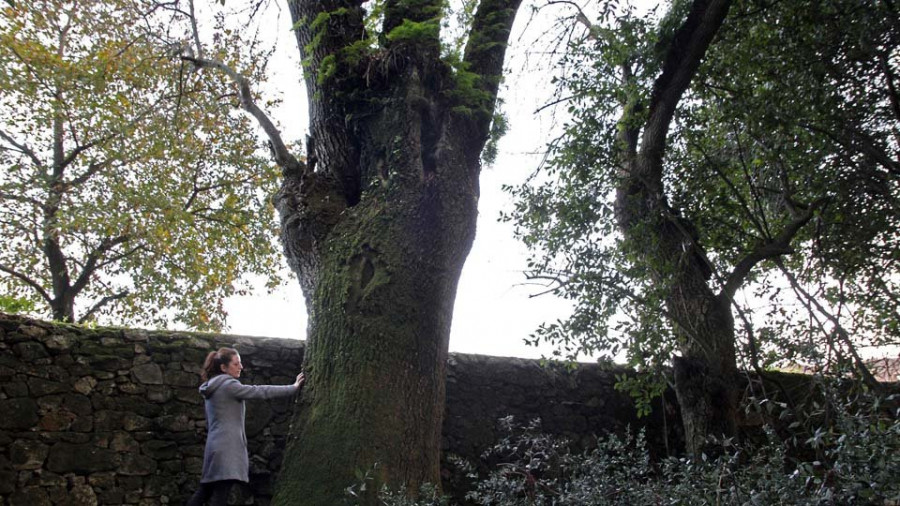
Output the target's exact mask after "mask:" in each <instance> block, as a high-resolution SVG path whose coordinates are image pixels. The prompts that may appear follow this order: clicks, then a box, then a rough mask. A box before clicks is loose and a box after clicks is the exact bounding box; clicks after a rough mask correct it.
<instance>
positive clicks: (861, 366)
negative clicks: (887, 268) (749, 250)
mask: <svg viewBox="0 0 900 506" xmlns="http://www.w3.org/2000/svg"><path fill="white" fill-rule="evenodd" d="M775 264H776V265H778V268H779V269H781V272H782V273H783V274H784V276H785V277H786V278H787V279H788V281H789V282H790V284H791V287H792V288H793V289H794V291H795V292H796V293H798V294H799V295H802V296H803V298H805V299H806V301H807V303H809V304H812V305H814V306H815V307H816V310H817V311H818V312H819V313H820V314H822V315H823V316H825V318H827V319H828V321H830V322H831V324H832V325H834V331H835V333H837V335H838V336H839V337H840V338H841V340H842V341H843V342H844V345H845V346H847V348H848V349H849V351H850V355H851V356H852V357H853V365H854V366H855V367H856V369H857V371H858V372H859V374H860V376H862V378H863V380H864V381H865V383H866V385H868V386H869V387H870V388H872V389H873V390H875V391H876V392H878V391H881V383H879V382H878V380H877V379H875V376H873V375H872V372H871V371H870V370H869V368H868V367H867V366H866V363H865V361H863V359H862V357H860V356H859V353H857V351H856V346H855V345H854V344H853V340H852V339H851V338H850V334H849V333H848V332H847V329H845V328H844V326H843V325H841V322H840V321H839V320H838V318H837V317H835V316H834V315H833V314H831V312H830V311H828V310H826V309H825V308H824V307H823V306H822V304H820V303H819V300H818V299H817V298H815V297H814V296H813V295H811V294H810V293H809V292H807V291H806V290H805V289H804V288H803V286H801V285H800V282H799V281H798V280H797V278H796V276H794V274H793V273H792V272H791V271H789V270H788V269H787V267H785V265H784V262H782V261H781V260H780V259H775ZM823 330H824V329H823Z"/></svg>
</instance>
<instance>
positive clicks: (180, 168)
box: [0, 0, 280, 329]
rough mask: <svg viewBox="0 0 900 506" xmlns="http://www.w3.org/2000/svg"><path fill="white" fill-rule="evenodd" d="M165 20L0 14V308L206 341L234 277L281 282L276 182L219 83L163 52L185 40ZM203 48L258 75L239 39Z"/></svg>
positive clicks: (70, 4) (143, 13)
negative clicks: (194, 332) (189, 333)
mask: <svg viewBox="0 0 900 506" xmlns="http://www.w3.org/2000/svg"><path fill="white" fill-rule="evenodd" d="M175 8H179V5H178V2H173V3H166V4H164V5H163V6H161V4H158V3H156V2H153V1H143V0H133V1H132V0H109V1H83V2H82V1H79V2H74V1H68V0H35V1H29V2H13V3H10V4H9V5H4V6H3V9H2V12H0V65H2V68H3V72H0V89H2V90H3V91H2V95H0V198H2V200H0V240H2V241H3V243H4V247H3V248H0V289H2V290H3V292H2V294H3V295H6V296H10V295H12V296H14V297H17V298H19V299H27V300H31V301H33V302H34V303H36V305H38V307H40V308H41V313H42V314H45V315H48V316H50V317H52V318H53V319H55V320H62V321H69V322H76V321H77V322H85V321H90V320H93V319H96V318H97V317H98V315H102V314H106V315H107V316H108V317H115V318H116V321H117V322H119V323H124V322H129V323H132V324H135V323H144V324H148V323H149V324H156V325H159V324H165V323H168V322H171V321H173V320H174V321H179V322H182V323H184V324H186V325H188V326H191V327H194V328H201V329H203V328H205V329H210V328H212V329H217V328H220V327H221V326H222V324H223V322H224V311H223V310H222V300H223V298H224V297H226V296H228V295H230V294H232V293H234V292H235V291H236V290H241V289H242V288H241V287H242V286H244V285H246V283H245V282H242V281H241V279H240V277H241V276H242V275H243V274H245V273H257V274H262V275H265V276H266V277H267V278H269V279H273V280H274V279H277V276H272V275H271V273H273V272H278V265H279V260H280V259H279V258H278V250H277V246H276V245H275V237H276V236H275V227H274V226H273V225H272V216H273V214H274V213H273V212H272V210H271V204H270V203H269V202H268V194H269V193H271V192H272V191H274V189H275V184H276V177H277V170H276V168H274V167H272V166H271V163H270V162H267V161H266V160H265V158H264V157H261V156H259V153H258V151H259V150H258V149H257V144H258V143H257V141H256V140H255V139H256V132H255V131H254V129H255V125H254V124H253V123H252V121H251V119H250V118H249V117H247V116H246V115H239V114H235V113H234V109H233V106H232V102H233V100H232V99H231V98H230V97H231V96H233V92H232V90H231V88H230V87H229V83H228V81H227V80H226V79H224V78H219V79H214V80H213V79H208V78H203V79H200V76H198V75H196V74H195V73H193V72H191V68H190V67H189V66H183V65H184V64H183V62H182V61H181V60H180V59H178V58H177V56H178V51H177V50H175V51H174V53H173V46H172V45H171V43H170V42H169V41H168V40H167V36H169V37H168V38H173V37H175V36H176V35H179V34H189V33H190V27H189V25H188V24H187V23H186V17H185V16H183V15H181V14H178V13H175V15H174V16H172V13H173V12H174V11H173V10H171V9H175ZM179 24H180V28H179ZM178 47H180V46H178ZM209 49H210V50H218V51H220V56H221V58H223V59H226V60H227V61H229V62H231V63H232V65H236V64H237V63H236V62H238V61H241V62H244V65H246V66H247V70H246V72H256V71H255V70H253V69H254V68H259V67H260V65H259V64H260V63H261V60H260V58H261V55H262V53H261V52H260V51H259V50H258V48H257V47H254V46H246V45H243V44H241V43H240V41H239V40H238V38H237V35H236V34H233V35H220V37H219V38H218V44H217V45H216V47H215V48H209Z"/></svg>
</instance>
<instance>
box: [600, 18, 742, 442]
mask: <svg viewBox="0 0 900 506" xmlns="http://www.w3.org/2000/svg"><path fill="white" fill-rule="evenodd" d="M730 6H731V0H694V1H693V3H692V5H691V9H690V11H689V13H688V15H687V17H686V18H685V20H684V21H683V22H682V24H681V26H680V27H679V29H678V30H677V31H676V32H675V34H674V36H673V37H672V39H671V41H670V42H669V46H668V47H667V48H666V57H665V61H664V62H663V65H662V68H661V73H660V74H659V76H658V77H657V78H656V80H655V82H654V83H653V91H652V94H651V97H650V103H649V107H646V108H644V109H643V110H645V111H646V116H640V115H639V113H638V112H637V111H638V110H639V109H641V108H639V107H636V104H635V103H629V102H626V103H623V104H622V106H623V110H624V113H623V117H622V121H621V125H622V128H621V130H620V134H619V136H620V137H619V141H620V146H621V148H622V153H621V166H620V174H619V176H620V180H619V183H618V187H617V191H616V220H617V222H618V226H619V228H620V229H621V230H622V233H623V235H624V237H625V239H626V244H627V247H628V248H629V249H630V250H631V251H632V252H633V254H634V257H635V258H636V259H638V261H639V262H640V263H641V264H643V265H644V266H646V268H647V269H648V270H649V271H650V272H651V273H652V274H651V277H652V280H653V282H654V283H655V284H656V285H658V286H659V287H660V289H661V290H663V293H664V296H663V298H664V301H665V302H664V306H665V309H666V312H667V313H668V314H667V316H668V318H669V319H670V321H671V322H672V327H673V329H674V331H675V334H676V337H678V339H679V342H680V343H681V356H679V357H674V360H673V361H674V368H675V392H676V394H677V396H678V401H679V404H680V407H681V414H682V420H683V422H684V428H685V441H686V445H687V450H688V452H689V453H692V454H694V455H699V453H700V452H701V451H703V447H704V442H705V440H706V438H707V437H708V436H717V437H718V436H733V435H735V431H736V418H735V417H736V414H737V393H736V389H735V381H736V377H735V374H736V372H737V365H736V357H735V342H734V321H733V317H732V315H731V307H730V298H729V297H730V294H728V293H725V294H723V295H715V293H714V292H713V291H712V289H711V288H710V286H709V280H710V277H711V270H710V269H711V268H710V266H709V264H708V262H707V259H706V257H705V253H704V252H703V249H702V247H701V245H700V244H699V242H698V241H699V238H698V237H697V234H696V232H695V230H694V227H693V225H692V224H691V223H690V222H689V221H688V220H686V219H683V218H682V217H680V216H679V215H678V212H677V210H675V209H672V208H671V207H670V206H669V203H668V201H667V199H666V189H665V185H664V183H663V181H664V174H665V166H664V163H663V161H664V157H665V153H666V142H667V135H668V131H669V127H670V125H671V122H672V118H673V117H674V114H675V109H676V107H677V105H678V103H679V102H680V100H681V97H682V95H683V94H684V92H685V90H687V88H688V86H689V85H690V82H691V80H692V79H693V77H694V75H695V74H696V72H697V69H698V68H699V66H700V62H701V61H702V60H703V57H704V56H705V54H706V50H707V49H708V48H709V46H710V44H711V43H712V41H713V39H714V37H715V35H716V33H717V32H718V30H719V28H720V27H721V26H722V23H723V22H724V21H725V17H726V15H727V13H728V10H729V8H730ZM625 65H626V66H625V67H624V71H623V75H624V76H625V78H626V80H628V79H631V76H632V75H633V73H632V72H631V69H630V68H629V67H627V65H629V64H628V63H626V64H625ZM637 117H641V118H646V119H642V121H641V122H640V123H638V122H637V121H636V119H637Z"/></svg>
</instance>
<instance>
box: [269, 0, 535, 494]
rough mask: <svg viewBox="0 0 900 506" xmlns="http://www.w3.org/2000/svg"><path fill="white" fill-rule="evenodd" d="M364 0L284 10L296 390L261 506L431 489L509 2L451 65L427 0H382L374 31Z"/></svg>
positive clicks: (285, 207)
mask: <svg viewBox="0 0 900 506" xmlns="http://www.w3.org/2000/svg"><path fill="white" fill-rule="evenodd" d="M361 3H362V2H343V1H296V2H290V3H289V6H290V9H291V14H292V17H293V20H294V22H295V23H296V26H297V38H298V42H299V46H300V50H301V54H302V57H303V61H304V65H305V71H306V84H307V88H308V89H307V92H308V93H309V102H310V121H311V125H310V131H311V135H310V138H309V139H308V146H307V149H308V153H307V160H306V163H300V162H296V161H294V162H293V163H287V164H282V166H283V167H284V181H283V185H282V188H281V190H280V191H279V193H278V194H277V195H276V199H275V201H276V207H277V209H278V211H279V213H280V216H281V226H282V242H283V245H284V249H285V254H286V256H287V258H288V261H289V263H290V265H291V267H292V268H293V270H294V271H295V272H296V274H297V276H298V278H299V281H300V284H301V286H302V288H303V292H304V295H305V296H306V299H307V309H308V313H309V328H308V348H307V354H306V364H305V371H306V373H307V377H308V384H307V387H306V389H305V391H304V392H303V395H302V396H301V398H300V402H299V405H298V408H299V409H298V410H297V412H296V415H295V419H294V423H293V425H292V429H291V430H292V437H291V440H290V443H289V446H288V449H287V451H286V455H285V460H284V464H283V468H282V472H281V476H280V477H279V483H278V487H277V490H276V495H275V499H274V504H284V505H287V504H290V505H334V504H339V503H340V502H341V501H342V499H343V498H344V490H345V489H346V488H347V487H348V486H350V485H352V484H354V483H355V482H356V480H357V478H356V475H357V473H364V472H367V471H373V476H374V477H375V478H376V480H377V481H378V482H381V483H386V484H388V485H390V486H394V487H406V488H407V489H408V490H409V491H410V492H411V493H413V494H414V493H415V490H417V489H418V487H419V485H420V484H422V483H426V482H430V483H434V484H439V483H440V472H439V471H440V470H439V453H440V436H441V434H440V431H441V425H442V417H443V410H444V381H445V367H446V365H445V364H446V357H447V347H448V339H449V333H450V323H451V318H452V313H453V302H454V297H455V294H456V286H457V281H458V279H459V275H460V272H461V270H462V266H463V263H464V261H465V258H466V255H467V254H468V252H469V249H470V247H471V244H472V241H473V239H474V236H475V221H476V216H477V203H478V177H479V172H480V153H481V150H482V148H483V147H484V144H485V142H486V141H487V139H488V135H489V132H490V126H491V121H492V118H493V115H494V103H495V99H496V94H497V89H498V86H499V80H500V73H501V71H502V65H503V57H504V52H505V46H506V42H507V37H508V35H509V31H510V28H511V25H512V22H513V19H514V17H515V13H516V10H517V8H518V4H519V2H518V1H482V2H480V5H479V6H478V9H477V11H476V13H475V17H474V23H473V26H472V29H471V30H472V31H471V34H470V36H469V40H468V43H467V46H466V51H465V55H464V58H463V60H464V62H465V63H464V64H463V66H461V67H458V68H453V67H451V66H450V65H449V64H448V63H445V62H444V61H442V59H441V57H440V44H439V39H438V32H439V26H440V13H441V2H440V1H388V2H386V5H385V7H386V9H385V14H384V17H383V22H382V26H381V28H380V30H381V33H380V34H379V35H378V36H377V37H372V38H370V37H369V35H370V34H368V33H367V32H366V29H365V27H364V22H363V20H364V17H365V12H364V11H363V9H362V7H361ZM367 40H377V41H378V42H377V43H375V44H372V45H368V43H367V42H366V41H367Z"/></svg>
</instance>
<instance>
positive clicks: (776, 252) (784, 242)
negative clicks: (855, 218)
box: [722, 199, 825, 300]
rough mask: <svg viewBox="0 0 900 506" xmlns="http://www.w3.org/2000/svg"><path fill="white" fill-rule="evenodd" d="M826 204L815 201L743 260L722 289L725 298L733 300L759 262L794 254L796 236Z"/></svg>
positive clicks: (822, 200)
mask: <svg viewBox="0 0 900 506" xmlns="http://www.w3.org/2000/svg"><path fill="white" fill-rule="evenodd" d="M824 202H825V199H819V200H817V201H815V202H814V203H813V204H812V205H810V206H809V207H808V208H807V209H806V211H805V212H803V213H801V214H800V215H799V216H798V217H796V218H795V219H794V221H792V222H790V223H789V224H788V225H787V226H786V227H785V228H784V230H782V231H781V233H780V234H778V236H777V237H775V238H774V239H772V240H770V241H767V242H765V243H763V244H760V245H759V246H757V247H756V248H755V249H754V250H753V251H752V252H750V254H749V255H747V256H745V257H744V258H743V259H741V261H740V262H738V264H737V265H736V266H735V267H734V270H732V271H731V274H729V275H728V279H727V280H726V281H725V286H724V287H723V288H722V293H723V294H724V296H725V297H728V299H729V300H731V299H733V298H734V294H735V293H736V292H737V290H738V289H739V288H740V287H741V285H742V284H743V283H744V280H745V279H746V278H747V276H748V275H750V271H751V270H753V267H755V266H756V264H758V263H759V262H762V261H763V260H768V259H772V258H777V257H779V256H781V255H787V254H790V253H793V252H794V249H793V248H792V247H791V241H792V240H793V239H794V236H796V235H797V233H798V232H799V231H800V229H801V228H803V226H804V225H806V224H807V223H808V222H809V220H810V219H812V217H813V216H814V215H815V212H816V210H817V209H818V208H819V207H820V206H821V205H822V204H823V203H824Z"/></svg>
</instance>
